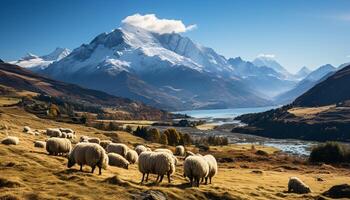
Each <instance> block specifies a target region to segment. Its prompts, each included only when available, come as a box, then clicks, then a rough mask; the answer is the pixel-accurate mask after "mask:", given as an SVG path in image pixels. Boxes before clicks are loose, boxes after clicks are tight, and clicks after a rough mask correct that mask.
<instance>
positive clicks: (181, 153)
mask: <svg viewBox="0 0 350 200" xmlns="http://www.w3.org/2000/svg"><path fill="white" fill-rule="evenodd" d="M175 155H177V156H184V155H185V147H184V146H182V145H178V146H176V148H175Z"/></svg>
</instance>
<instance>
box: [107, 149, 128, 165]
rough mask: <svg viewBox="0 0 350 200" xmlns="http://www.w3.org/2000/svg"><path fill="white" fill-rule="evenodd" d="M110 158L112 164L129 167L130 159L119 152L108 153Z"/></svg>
mask: <svg viewBox="0 0 350 200" xmlns="http://www.w3.org/2000/svg"><path fill="white" fill-rule="evenodd" d="M107 155H108V159H109V163H108V164H109V165H110V166H116V167H121V168H124V169H128V168H129V164H130V163H129V161H127V160H126V159H125V158H124V157H123V156H121V155H119V154H117V153H108V154H107Z"/></svg>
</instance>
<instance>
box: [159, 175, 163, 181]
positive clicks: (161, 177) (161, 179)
mask: <svg viewBox="0 0 350 200" xmlns="http://www.w3.org/2000/svg"><path fill="white" fill-rule="evenodd" d="M163 177H164V175H161V176H160V180H159V183H161V182H162V181H163Z"/></svg>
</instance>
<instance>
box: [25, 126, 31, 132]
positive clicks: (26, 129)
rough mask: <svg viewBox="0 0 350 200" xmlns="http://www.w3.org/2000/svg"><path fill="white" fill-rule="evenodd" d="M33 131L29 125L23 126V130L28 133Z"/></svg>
mask: <svg viewBox="0 0 350 200" xmlns="http://www.w3.org/2000/svg"><path fill="white" fill-rule="evenodd" d="M31 131H32V129H31V128H30V127H29V126H24V127H23V132H25V133H28V132H31Z"/></svg>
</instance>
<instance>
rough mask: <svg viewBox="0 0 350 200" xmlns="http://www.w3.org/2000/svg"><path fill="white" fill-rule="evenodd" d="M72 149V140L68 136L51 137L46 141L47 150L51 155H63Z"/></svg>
mask: <svg viewBox="0 0 350 200" xmlns="http://www.w3.org/2000/svg"><path fill="white" fill-rule="evenodd" d="M71 149H72V144H71V142H70V140H68V139H66V138H56V137H53V138H49V139H48V140H47V141H46V151H47V152H49V154H50V155H60V154H61V155H63V154H66V153H69V152H70V150H71Z"/></svg>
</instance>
